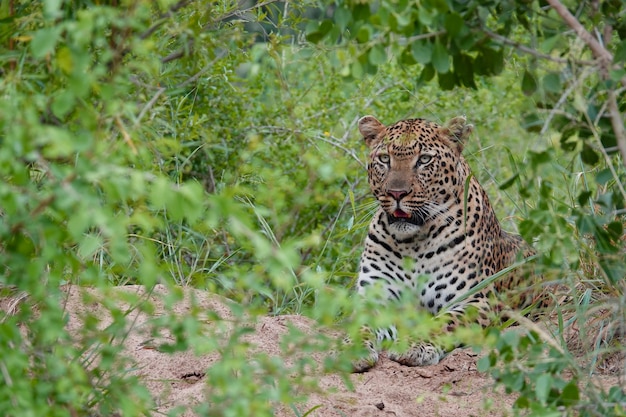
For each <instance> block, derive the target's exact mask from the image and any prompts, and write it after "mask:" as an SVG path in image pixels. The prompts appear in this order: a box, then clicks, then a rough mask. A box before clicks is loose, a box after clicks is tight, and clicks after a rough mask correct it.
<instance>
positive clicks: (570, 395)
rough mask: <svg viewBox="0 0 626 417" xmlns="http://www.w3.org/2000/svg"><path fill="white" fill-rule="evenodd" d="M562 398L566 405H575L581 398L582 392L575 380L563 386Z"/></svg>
mask: <svg viewBox="0 0 626 417" xmlns="http://www.w3.org/2000/svg"><path fill="white" fill-rule="evenodd" d="M561 399H562V401H563V404H564V405H574V404H576V403H577V402H578V401H579V400H580V392H579V390H578V385H576V382H575V381H571V382H570V383H569V384H567V385H566V386H565V387H564V388H563V392H562V393H561Z"/></svg>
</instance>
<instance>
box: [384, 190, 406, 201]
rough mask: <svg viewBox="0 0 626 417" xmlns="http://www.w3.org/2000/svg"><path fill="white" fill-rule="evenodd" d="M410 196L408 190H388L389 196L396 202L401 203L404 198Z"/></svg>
mask: <svg viewBox="0 0 626 417" xmlns="http://www.w3.org/2000/svg"><path fill="white" fill-rule="evenodd" d="M407 194H409V192H408V191H407V190H387V195H390V196H392V197H393V198H395V199H396V201H400V200H401V199H402V197H404V196H405V195H407Z"/></svg>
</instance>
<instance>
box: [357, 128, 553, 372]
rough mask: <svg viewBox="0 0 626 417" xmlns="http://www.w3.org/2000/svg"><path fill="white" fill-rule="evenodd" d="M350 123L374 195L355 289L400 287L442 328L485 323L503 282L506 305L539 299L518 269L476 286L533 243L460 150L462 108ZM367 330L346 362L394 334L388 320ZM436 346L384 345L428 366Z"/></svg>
mask: <svg viewBox="0 0 626 417" xmlns="http://www.w3.org/2000/svg"><path fill="white" fill-rule="evenodd" d="M358 128H359V131H360V133H361V135H362V136H363V140H364V141H365V144H366V146H367V147H368V148H369V151H370V153H369V160H368V163H367V174H368V182H369V186H370V188H371V191H372V193H373V195H374V197H375V198H376V200H377V203H378V204H377V208H376V212H375V213H374V215H373V218H372V220H371V222H370V224H369V228H368V231H367V236H366V238H365V244H364V250H363V252H362V255H361V259H360V263H359V270H358V278H357V281H356V292H357V293H358V295H359V296H360V297H361V298H362V299H365V300H367V298H368V297H374V295H372V294H374V293H373V288H377V291H378V293H377V294H380V293H382V297H383V299H384V302H385V303H392V302H394V301H397V300H400V299H401V298H402V297H405V296H406V294H407V292H408V294H409V296H410V300H411V305H412V306H413V305H414V304H415V305H416V307H417V308H419V309H422V310H426V311H427V312H428V313H430V314H431V315H442V314H444V315H445V317H446V321H445V324H444V326H443V327H444V329H443V331H444V332H451V331H453V330H454V329H455V328H457V327H458V326H460V325H462V324H464V323H467V322H468V321H470V322H472V323H478V324H479V325H480V326H482V327H486V326H489V325H490V324H491V323H492V322H493V316H494V313H495V314H496V315H497V313H498V311H501V310H502V309H503V306H502V305H501V304H498V302H495V301H494V300H498V299H499V300H501V299H502V298H501V297H499V295H500V294H503V293H506V292H507V291H509V290H510V291H515V292H516V293H517V294H518V295H517V296H516V297H511V299H510V300H506V302H509V301H510V305H506V306H505V307H507V308H511V309H512V308H518V309H524V308H526V307H528V306H532V305H533V304H535V305H537V304H544V302H545V299H542V297H541V291H540V290H539V291H538V290H532V289H531V288H533V286H534V285H535V284H536V280H537V279H539V278H537V275H536V274H533V273H528V272H523V271H522V270H521V269H514V268H513V269H512V271H511V272H508V273H506V274H503V275H504V276H503V277H499V279H498V280H493V281H492V282H489V281H488V282H487V284H488V285H485V286H484V287H483V288H481V286H479V284H480V283H481V282H483V281H485V280H486V279H487V278H489V277H491V276H493V275H494V274H496V273H498V272H499V271H502V270H503V269H505V268H508V267H510V266H511V265H513V264H514V263H516V262H518V261H519V262H521V263H522V264H523V259H524V258H528V257H532V256H533V255H535V254H536V251H535V250H534V249H533V247H532V246H531V245H530V244H528V243H527V242H526V241H525V240H524V239H523V238H522V237H520V236H519V235H517V234H513V233H509V232H507V231H504V230H503V228H502V226H501V224H500V222H499V221H498V219H497V217H496V214H495V212H494V209H493V207H492V205H491V203H490V201H489V198H488V196H487V193H486V192H485V190H484V189H483V187H482V186H481V185H480V183H479V181H478V179H477V178H476V177H475V176H474V175H473V173H472V170H471V168H470V165H469V164H468V162H467V161H466V159H465V157H464V156H463V149H464V146H465V144H466V142H467V140H468V138H469V136H470V135H471V133H472V131H473V130H474V127H473V125H471V124H469V123H467V120H466V117H465V116H459V117H455V118H453V119H451V120H450V121H448V122H447V123H444V124H442V125H439V124H437V123H435V122H432V121H428V120H425V119H422V118H414V119H406V120H400V121H398V122H396V123H394V124H391V125H389V126H385V125H384V124H383V123H381V122H380V121H378V120H377V119H376V118H375V117H374V116H364V117H362V118H360V119H359V121H358ZM407 259H408V260H409V262H407ZM505 272H506V271H505ZM477 286H478V287H477ZM474 288H478V289H479V290H473V289H474ZM520 288H521V289H524V288H529V289H527V290H522V291H520ZM464 294H469V295H468V296H465V297H463V296H464ZM377 296H378V295H377ZM459 299H460V300H461V301H458V302H457V301H456V300H459ZM539 301H541V302H539ZM500 303H501V301H500ZM470 310H471V312H472V314H469V312H470ZM367 331H369V333H371V334H372V336H371V337H369V338H368V337H367V336H365V337H364V339H365V347H366V348H367V355H366V356H364V357H362V358H361V359H358V360H357V361H355V362H353V371H354V372H365V371H367V370H368V369H370V368H371V367H373V366H374V365H375V364H376V363H377V362H378V361H379V357H380V355H379V354H380V352H381V347H380V346H381V345H382V342H383V341H384V340H390V341H392V342H393V341H396V340H397V338H398V335H397V330H396V329H395V327H394V326H391V327H390V328H387V329H377V330H376V331H373V330H370V329H366V332H367ZM374 335H375V337H374ZM446 350H447V351H449V350H450V348H449V347H444V346H440V345H439V344H437V343H435V342H431V341H429V340H423V341H417V342H416V341H413V342H411V343H410V344H409V345H408V348H407V349H404V350H394V349H389V351H388V352H387V357H388V358H389V359H391V360H393V361H395V362H397V363H400V364H402V365H406V366H428V365H434V364H437V363H439V361H440V360H441V359H442V358H443V357H444V356H445V355H446V353H447V351H446Z"/></svg>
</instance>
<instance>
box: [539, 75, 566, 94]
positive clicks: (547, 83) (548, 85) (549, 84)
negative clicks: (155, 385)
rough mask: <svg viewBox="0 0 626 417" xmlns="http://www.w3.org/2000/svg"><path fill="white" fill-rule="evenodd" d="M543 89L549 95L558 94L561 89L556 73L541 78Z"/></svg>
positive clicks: (559, 79)
mask: <svg viewBox="0 0 626 417" xmlns="http://www.w3.org/2000/svg"><path fill="white" fill-rule="evenodd" d="M543 88H544V90H546V91H547V92H549V93H559V92H560V91H561V89H562V86H561V78H560V76H559V74H558V73H555V72H551V73H550V74H546V76H544V77H543Z"/></svg>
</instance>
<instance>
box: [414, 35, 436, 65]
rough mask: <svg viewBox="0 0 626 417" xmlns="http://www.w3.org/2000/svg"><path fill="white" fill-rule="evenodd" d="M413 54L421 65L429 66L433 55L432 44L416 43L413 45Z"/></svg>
mask: <svg viewBox="0 0 626 417" xmlns="http://www.w3.org/2000/svg"><path fill="white" fill-rule="evenodd" d="M411 54H412V55H413V58H415V60H416V61H417V62H419V63H420V64H424V65H425V64H428V63H429V62H430V59H431V57H432V54H433V52H432V47H431V44H430V43H428V42H426V41H415V42H413V43H412V44H411Z"/></svg>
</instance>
